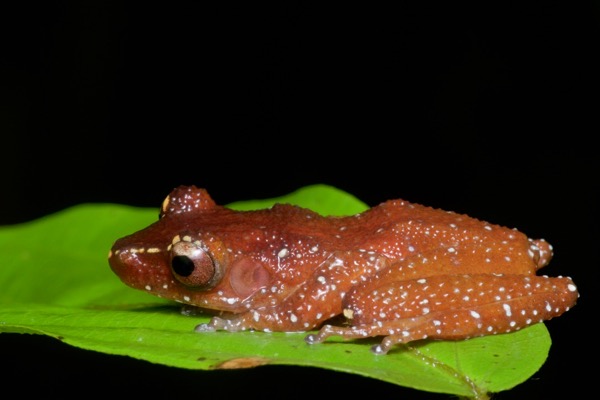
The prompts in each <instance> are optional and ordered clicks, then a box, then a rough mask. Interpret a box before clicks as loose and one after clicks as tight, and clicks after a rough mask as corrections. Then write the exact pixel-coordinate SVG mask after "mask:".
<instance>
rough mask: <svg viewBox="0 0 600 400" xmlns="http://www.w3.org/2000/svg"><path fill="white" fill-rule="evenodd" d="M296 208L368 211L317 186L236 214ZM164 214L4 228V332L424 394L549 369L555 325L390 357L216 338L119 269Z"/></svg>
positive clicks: (474, 388)
mask: <svg viewBox="0 0 600 400" xmlns="http://www.w3.org/2000/svg"><path fill="white" fill-rule="evenodd" d="M275 202H287V203H291V204H297V205H301V206H305V207H308V208H311V209H313V210H315V211H317V212H319V213H321V214H323V215H348V214H354V213H358V212H361V211H363V210H365V209H366V208H367V206H366V205H365V204H364V203H363V202H361V201H360V200H358V199H356V198H355V197H353V196H351V195H350V194H348V193H345V192H343V191H340V190H339V189H336V188H333V187H330V186H326V185H313V186H308V187H305V188H302V189H299V190H297V191H295V192H293V193H290V194H288V195H286V196H282V197H279V198H276V199H269V200H253V201H244V202H236V203H232V204H230V205H229V206H230V207H232V208H235V209H240V210H241V209H244V210H248V209H256V208H264V207H268V206H270V205H272V204H274V203H275ZM157 211H158V209H148V208H133V207H128V206H123V205H116V204H82V205H78V206H75V207H71V208H69V209H66V210H63V211H61V212H58V213H55V214H52V215H49V216H46V217H43V218H40V219H38V220H35V221H32V222H28V223H23V224H19V225H14V226H7V227H2V228H0V287H1V288H2V290H1V291H0V332H15V333H34V334H42V335H49V336H52V337H55V338H60V340H62V341H64V342H65V343H68V344H71V345H73V346H77V347H80V348H83V349H89V350H94V351H99V352H105V353H109V354H120V355H128V356H131V357H134V358H138V359H142V360H147V361H150V362H153V363H160V364H164V365H169V366H173V367H180V368H188V369H203V370H210V369H227V368H248V367H254V366H260V365H266V364H269V365H277V364H279V365H300V366H311V367H319V368H327V369H331V370H336V371H343V372H347V373H354V374H359V375H363V376H367V377H371V378H375V379H380V380H382V381H386V382H391V383H394V384H397V385H402V386H406V387H410V388H414V389H419V390H424V391H430V392H437V393H447V394H452V395H456V396H461V397H465V398H475V399H486V398H488V397H487V396H488V393H497V392H500V391H504V390H509V389H511V388H513V387H514V386H516V385H518V384H520V383H522V382H524V381H525V380H526V379H528V378H529V377H530V376H532V375H533V374H534V373H535V372H536V371H537V370H538V369H539V368H540V367H541V366H542V365H543V363H544V362H545V360H546V357H547V355H548V351H549V349H550V344H551V341H550V336H549V334H548V331H547V330H546V328H545V326H544V324H537V325H534V326H531V327H529V328H527V329H523V330H520V331H518V332H515V333H511V334H505V335H496V336H488V337H482V338H475V339H470V340H464V341H457V342H444V341H430V342H421V343H417V344H413V345H410V346H398V347H397V348H395V349H393V350H392V351H390V353H389V354H387V355H385V356H377V355H374V354H372V353H371V352H370V351H369V348H370V346H371V345H372V344H373V343H375V342H376V341H375V340H374V339H368V340H353V341H342V340H341V339H338V338H333V339H331V340H328V341H326V342H325V343H321V344H318V345H317V344H315V345H310V346H309V345H307V344H306V343H305V342H304V336H305V335H306V333H277V332H276V333H264V332H240V333H228V332H210V333H201V334H200V333H196V332H194V330H193V328H194V327H195V326H196V325H197V324H198V323H201V322H208V320H209V319H210V316H209V315H200V316H188V315H185V314H184V313H182V312H181V309H180V306H179V305H176V304H175V303H172V302H169V301H166V300H162V299H160V298H157V297H154V296H152V295H150V294H147V293H145V292H142V291H136V290H134V289H131V288H129V287H126V286H125V285H124V284H123V283H122V282H121V281H120V280H119V278H118V277H116V276H115V275H114V274H113V273H112V271H111V270H110V268H109V266H108V262H107V255H108V250H109V249H110V247H111V246H112V244H113V242H114V241H115V240H116V239H117V238H119V237H121V236H124V235H126V234H130V233H132V232H134V231H136V230H138V229H141V228H143V227H145V226H147V225H148V224H150V223H152V222H153V221H154V220H155V219H156V216H157Z"/></svg>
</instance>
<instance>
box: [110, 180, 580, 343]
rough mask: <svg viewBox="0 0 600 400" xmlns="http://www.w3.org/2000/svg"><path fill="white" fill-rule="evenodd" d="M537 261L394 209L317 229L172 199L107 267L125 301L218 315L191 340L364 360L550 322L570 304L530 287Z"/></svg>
mask: <svg viewBox="0 0 600 400" xmlns="http://www.w3.org/2000/svg"><path fill="white" fill-rule="evenodd" d="M551 257H552V247H551V246H550V244H549V243H548V242H546V241H545V240H543V239H530V238H528V237H527V236H525V235H524V234H523V233H521V232H519V231H517V230H516V229H509V228H506V227H502V226H499V225H494V224H491V223H488V222H484V221H480V220H477V219H474V218H471V217H469V216H467V215H461V214H457V213H454V212H447V211H443V210H440V209H434V208H431V207H426V206H423V205H419V204H413V203H409V202H408V201H404V200H390V201H386V202H383V203H381V204H379V205H377V206H375V207H372V208H370V209H368V210H367V211H365V212H363V213H360V214H357V215H353V216H347V217H332V216H330V217H326V216H321V215H319V214H317V213H315V212H313V211H311V210H308V209H305V208H301V207H298V206H293V205H289V204H276V205H274V206H273V207H271V208H269V209H263V210H256V211H234V210H231V209H228V208H226V207H223V206H220V205H217V204H216V203H215V202H214V201H213V199H212V198H211V197H210V195H209V194H208V192H207V191H206V190H205V189H202V188H197V187H195V186H180V187H178V188H176V189H174V190H173V191H172V192H171V193H170V194H169V195H168V196H167V197H166V199H165V200H164V202H163V204H162V208H161V211H160V217H159V219H158V221H156V222H154V223H153V224H151V225H150V226H148V227H146V228H145V229H142V230H140V231H138V232H136V233H133V234H131V235H129V236H125V237H123V238H121V239H118V240H117V241H116V242H115V244H114V246H113V247H112V249H111V251H110V254H109V264H110V267H111V268H112V270H113V271H114V272H115V273H116V274H117V275H118V276H119V277H120V279H121V280H122V281H123V282H124V283H125V284H127V285H129V286H131V287H133V288H136V289H140V290H144V291H147V292H148V293H151V294H153V295H156V296H159V297H163V298H167V299H172V300H174V301H176V302H180V303H184V304H187V305H192V306H196V307H200V308H202V309H210V310H217V311H219V312H220V313H219V316H214V317H213V318H212V319H211V320H210V322H208V323H205V324H200V325H198V326H197V327H196V330H197V331H199V332H206V331H214V330H225V331H242V330H261V331H265V332H271V331H288V332H289V331H310V330H315V329H319V330H318V332H317V333H313V334H310V335H308V336H306V342H308V343H318V342H322V341H324V340H325V339H326V338H327V337H329V336H342V337H345V338H364V337H373V336H377V337H383V338H382V341H381V343H380V344H378V345H376V346H374V347H373V348H372V351H373V352H375V353H376V354H385V353H387V352H388V351H389V350H390V348H392V347H393V346H394V345H395V344H399V343H408V342H411V341H415V340H420V339H425V338H429V339H442V340H459V339H467V338H471V337H476V336H482V335H494V334H501V333H507V332H512V331H516V330H519V329H521V328H524V327H527V326H529V325H532V324H536V323H539V322H542V321H544V320H548V319H551V318H554V317H557V316H559V315H561V314H562V313H564V312H566V311H567V310H569V309H570V308H571V307H573V306H574V305H575V303H576V300H577V298H578V296H579V294H578V291H577V288H576V286H575V285H574V283H573V282H572V280H571V279H570V278H568V277H547V276H537V275H536V271H537V270H538V269H539V268H541V267H543V266H545V265H546V264H548V262H549V261H550V259H551ZM341 315H343V316H344V317H345V318H346V323H345V324H339V325H333V324H331V321H333V320H332V318H333V317H338V316H341ZM328 322H329V324H328Z"/></svg>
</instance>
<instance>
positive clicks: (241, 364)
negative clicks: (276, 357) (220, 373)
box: [213, 357, 270, 369]
mask: <svg viewBox="0 0 600 400" xmlns="http://www.w3.org/2000/svg"><path fill="white" fill-rule="evenodd" d="M269 362H270V360H269V359H267V358H260V357H246V358H232V359H231V360H227V361H223V362H222V363H220V364H217V365H215V366H214V367H213V369H240V368H253V367H260V366H261V365H267V364H269Z"/></svg>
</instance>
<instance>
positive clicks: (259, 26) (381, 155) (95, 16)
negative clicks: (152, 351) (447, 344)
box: [0, 1, 600, 399]
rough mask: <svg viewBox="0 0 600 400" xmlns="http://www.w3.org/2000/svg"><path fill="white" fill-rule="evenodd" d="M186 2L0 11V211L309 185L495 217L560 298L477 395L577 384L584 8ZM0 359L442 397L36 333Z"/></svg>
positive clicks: (298, 389) (592, 154)
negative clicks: (566, 284)
mask: <svg viewBox="0 0 600 400" xmlns="http://www.w3.org/2000/svg"><path fill="white" fill-rule="evenodd" d="M204 3H206V4H209V2H197V3H191V2H190V3H188V2H162V3H158V2H156V3H154V2H143V3H139V4H138V3H127V2H108V1H93V2H92V1H88V2H72V3H59V2H47V3H46V2H43V3H40V4H37V5H36V6H35V7H34V6H33V5H25V4H21V5H18V6H17V5H14V4H11V2H5V3H4V4H3V5H2V6H0V33H1V39H0V45H1V46H2V52H1V54H0V135H1V136H0V137H1V138H2V139H1V140H2V141H1V147H0V148H1V154H2V157H0V167H1V171H2V172H1V173H0V177H1V181H0V184H1V188H2V196H1V200H0V201H1V203H0V204H1V205H2V207H0V223H1V224H13V223H19V222H24V221H28V220H32V219H35V218H38V217H40V216H43V215H45V214H48V213H51V212H55V211H58V210H60V209H63V208H65V207H68V206H71V205H74V204H78V203H82V202H115V203H126V204H132V205H138V206H148V207H157V208H158V206H159V204H160V202H161V201H162V199H163V198H164V197H165V195H166V194H167V193H168V192H169V191H170V190H171V189H172V188H173V187H175V186H177V185H180V184H195V185H197V186H202V187H206V188H207V189H208V190H209V192H210V193H211V195H212V196H213V198H214V199H215V200H216V201H217V202H218V203H221V204H226V203H228V202H231V201H236V200H245V199H252V198H266V197H273V196H279V195H282V194H286V193H288V192H291V191H293V190H295V189H297V188H299V187H302V186H305V185H308V184H312V183H327V184H330V185H333V186H336V187H338V188H340V189H343V190H345V191H348V192H350V193H352V194H354V195H356V196H357V197H358V198H360V199H362V200H363V201H365V202H367V203H368V204H369V205H375V204H377V203H379V202H382V201H384V200H387V199H390V198H404V199H406V200H409V201H413V202H418V203H422V204H426V205H430V206H435V207H440V208H443V209H447V210H453V211H457V212H462V213H467V214H469V215H472V216H475V217H478V218H481V219H485V220H488V221H490V222H494V223H498V224H502V225H506V226H509V227H517V228H518V229H520V230H521V231H523V232H525V233H527V234H528V235H529V236H531V237H543V238H545V239H546V240H548V241H549V242H550V243H552V244H553V246H554V248H555V258H554V260H553V262H552V263H551V264H550V265H549V266H548V267H546V268H545V271H543V273H546V274H548V275H552V276H556V275H569V276H572V277H573V279H574V280H575V282H576V283H577V284H578V286H579V289H580V292H581V296H582V297H581V298H580V301H579V303H578V305H577V306H576V307H575V308H574V309H573V310H571V311H569V312H568V313H567V314H565V315H564V316H562V317H560V318H557V319H554V320H551V321H548V322H547V326H548V328H549V330H550V333H551V335H552V338H553V345H552V348H551V350H550V355H549V358H548V360H547V362H546V364H545V365H544V366H543V367H542V369H541V370H540V371H539V372H538V373H536V374H535V375H534V376H533V377H532V378H531V379H529V380H528V381H527V382H525V383H523V384H522V385H519V386H517V387H516V388H515V389H513V390H512V391H510V392H504V393H500V394H498V395H496V396H495V398H496V399H508V398H518V397H524V396H528V398H548V397H550V396H552V395H553V394H554V395H556V394H557V393H561V392H562V391H565V390H568V392H569V393H570V394H571V395H576V394H577V393H583V392H584V387H585V381H584V379H583V378H580V374H581V373H582V372H583V369H584V367H583V366H582V364H581V363H582V362H583V361H584V360H586V359H587V360H588V361H590V362H591V363H594V362H595V357H594V355H595V354H596V353H597V352H596V350H595V347H594V344H593V343H590V342H591V340H590V339H592V340H593V336H592V335H590V332H591V331H590V328H589V323H588V325H586V326H585V327H584V322H587V321H588V320H590V318H589V317H590V315H588V317H587V318H586V317H585V316H584V315H582V314H583V313H585V312H586V310H587V312H588V314H590V309H591V303H592V302H593V301H595V300H594V296H595V295H594V294H593V290H594V289H593V288H592V285H593V284H594V283H595V282H596V281H597V270H598V257H597V254H596V249H597V242H598V212H597V205H598V156H597V150H596V148H597V147H596V146H595V145H594V144H593V141H594V140H595V139H594V136H597V134H598V123H597V114H598V87H599V85H598V83H599V82H598V80H599V78H598V76H599V74H598V71H599V70H600V69H599V67H600V65H599V62H598V61H597V59H596V56H597V54H598V38H599V35H598V33H599V32H598V30H599V29H598V28H599V21H600V6H599V5H598V2H597V1H594V2H516V3H515V4H513V5H506V4H503V3H493V4H487V2H485V3H486V5H484V6H482V5H477V6H475V8H473V5H472V4H470V5H469V6H468V7H467V6H466V5H462V6H461V5H456V4H448V5H445V4H444V5H441V4H430V3H419V4H418V5H403V6H399V5H396V6H394V7H392V8H390V7H383V6H381V5H374V4H370V3H369V4H368V5H367V3H364V4H356V5H348V4H344V3H339V4H336V5H331V4H328V5H323V4H316V5H306V4H297V3H295V2H273V3H262V4H260V5H256V4H251V5H250V4H246V3H250V2H246V3H240V4H235V3H229V2H228V3H223V4H222V5H220V6H215V5H210V6H208V5H205V4H204ZM200 4H203V5H200ZM107 268H108V266H107ZM592 349H593V350H592ZM0 357H1V359H2V364H3V365H4V366H5V368H7V369H8V371H6V372H3V381H4V382H5V386H7V385H8V386H10V385H11V382H15V385H16V380H17V378H21V379H23V378H24V379H25V380H26V381H29V382H31V385H27V386H26V387H23V390H25V391H27V392H30V393H32V394H40V395H41V394H45V395H48V394H63V395H68V394H72V395H76V394H78V393H79V392H78V390H80V389H76V386H79V387H83V388H85V389H84V390H86V392H87V391H90V392H94V393H98V394H101V395H111V394H114V393H119V392H131V393H136V394H139V395H157V396H163V395H164V396H166V395H170V396H173V397H180V396H183V397H184V398H185V397H191V396H193V397H196V396H215V395H222V394H227V393H231V391H232V390H234V389H239V390H242V391H244V397H253V395H256V396H262V397H266V396H269V397H271V396H275V395H278V394H282V395H288V396H296V397H300V396H302V397H309V396H316V395H319V394H322V395H326V394H331V395H340V396H343V395H348V394H353V392H354V391H355V390H361V389H365V390H368V391H370V392H371V393H373V394H375V395H378V394H380V393H381V394H382V395H383V394H385V395H386V396H389V397H390V398H392V397H393V398H432V399H433V398H440V399H442V398H448V396H446V395H436V394H429V393H424V392H418V391H412V390H410V389H404V388H399V387H396V386H394V385H390V384H387V383H384V382H379V381H376V380H371V379H366V378H361V377H358V376H354V375H347V374H342V373H335V372H331V371H326V370H320V369H316V368H297V367H260V368H256V369H250V370H241V371H227V372H205V371H187V370H179V369H174V368H167V367H163V366H158V365H152V364H150V363H147V362H144V361H138V360H133V359H130V358H127V357H116V356H108V355H105V354H100V353H95V352H91V351H84V350H80V349H76V348H73V347H70V346H68V345H65V344H63V343H61V342H59V341H57V340H54V339H50V338H46V337H38V336H27V335H9V334H3V335H0ZM7 373H8V375H7ZM76 383H77V385H75V384H76Z"/></svg>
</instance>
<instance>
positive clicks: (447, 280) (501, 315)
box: [306, 274, 579, 354]
mask: <svg viewBox="0 0 600 400" xmlns="http://www.w3.org/2000/svg"><path fill="white" fill-rule="evenodd" d="M374 284H375V285H376V283H375V282H370V286H369V287H357V288H355V289H353V290H352V291H350V292H349V293H348V294H347V296H346V297H345V298H344V304H343V309H344V315H345V316H346V317H347V318H348V319H349V320H350V322H351V324H352V326H351V327H347V328H344V327H336V326H331V325H326V326H324V327H323V328H322V329H321V330H320V331H319V332H318V333H317V334H314V335H309V336H307V338H306V341H307V342H308V343H318V342H322V341H324V340H325V339H326V338H327V337H329V336H342V337H345V338H362V337H372V336H385V337H384V339H383V340H382V342H381V344H379V345H376V346H374V347H373V348H372V351H373V352H374V353H376V354H385V353H387V352H388V351H389V350H390V348H391V347H392V346H394V345H395V344H398V343H408V342H411V341H414V340H419V339H426V338H429V339H442V340H458V339H467V338H471V337H475V336H483V335H493V334H499V333H508V332H512V331H516V330H519V329H521V328H523V327H526V326H529V325H532V324H536V323H538V322H542V321H544V320H548V319H551V318H553V317H557V316H559V315H561V314H562V313H564V312H565V311H567V310H569V308H570V307H572V306H573V305H574V304H575V302H576V300H577V298H578V296H579V295H578V293H577V288H576V287H575V285H574V284H573V282H572V281H571V279H570V278H563V277H559V278H549V277H545V276H543V277H542V276H526V275H493V274H477V275H456V276H455V275H445V276H444V275H441V276H433V277H427V278H422V279H409V280H404V281H391V282H383V283H382V284H380V285H376V286H373V285H374Z"/></svg>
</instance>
